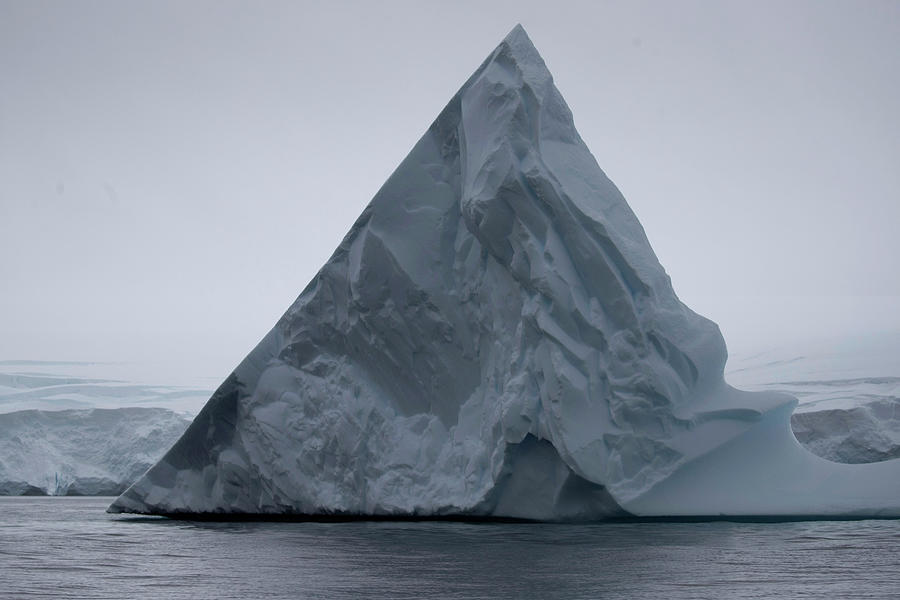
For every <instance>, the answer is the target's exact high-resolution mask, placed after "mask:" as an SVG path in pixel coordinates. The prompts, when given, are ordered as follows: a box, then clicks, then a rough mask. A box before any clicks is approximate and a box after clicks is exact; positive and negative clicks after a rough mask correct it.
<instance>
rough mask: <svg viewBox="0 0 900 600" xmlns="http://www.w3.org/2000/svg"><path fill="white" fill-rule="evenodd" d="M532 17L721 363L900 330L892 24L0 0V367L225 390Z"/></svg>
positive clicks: (818, 9) (845, 18)
mask: <svg viewBox="0 0 900 600" xmlns="http://www.w3.org/2000/svg"><path fill="white" fill-rule="evenodd" d="M516 23H521V24H522V25H523V26H524V27H525V29H526V30H527V32H528V34H529V36H530V37H531V39H532V40H533V41H534V44H535V45H536V47H537V48H538V50H539V51H540V52H541V54H542V56H543V57H544V60H545V61H546V62H547V65H548V67H549V68H550V70H551V72H552V73H553V75H554V78H555V81H556V84H557V87H558V88H559V89H560V91H561V92H562V95H563V96H564V97H565V99H566V101H567V102H568V104H569V107H570V108H571V109H572V112H573V113H574V115H575V122H576V125H577V127H578V130H579V132H580V133H581V135H582V137H583V138H584V140H585V142H586V143H587V145H588V147H589V148H590V149H591V151H592V152H593V154H594V156H595V157H596V159H597V161H598V163H599V164H600V166H601V168H602V169H603V170H604V171H605V172H606V174H607V175H608V176H609V177H610V179H612V181H613V182H615V184H616V185H617V186H618V187H619V189H620V190H621V191H622V193H623V194H624V196H625V198H626V200H627V201H628V203H629V205H630V206H631V208H632V209H633V210H634V212H635V213H636V215H637V217H638V219H639V220H640V221H641V223H642V224H643V226H644V228H645V230H646V232H647V236H648V238H649V239H650V243H651V244H652V246H653V248H654V250H655V252H656V254H657V256H658V257H659V259H660V262H661V263H662V264H663V266H664V267H665V268H666V270H667V272H668V273H669V275H670V276H671V278H672V281H673V285H674V287H675V290H676V292H677V294H678V295H679V297H680V298H681V299H682V300H683V301H684V302H685V303H686V304H687V305H688V306H690V307H691V308H692V309H694V310H695V311H696V312H698V313H700V314H703V315H705V316H707V317H709V318H711V319H713V320H714V321H716V322H718V323H719V325H720V327H721V328H722V330H723V333H724V335H725V339H726V342H727V343H728V346H729V349H730V350H731V351H733V352H734V351H746V350H749V349H751V348H759V347H765V346H767V345H770V344H771V345H775V344H783V343H791V342H804V341H810V340H816V339H827V338H830V337H841V336H844V337H846V336H849V335H852V334H855V333H859V334H866V335H868V334H873V333H879V332H882V333H898V332H900V310H898V307H900V239H898V236H897V231H896V230H897V225H898V223H900V201H898V190H900V169H898V168H897V159H898V157H900V113H898V111H897V106H900V3H897V2H889V1H872V2H866V3H859V4H851V3H847V2H811V1H808V2H792V3H789V4H783V3H778V2H769V1H766V2H754V3H750V2H746V3H738V2H725V3H709V2H697V1H686V2H679V3H677V5H676V4H674V3H673V4H668V3H662V2H603V3H597V4H594V3H566V4H563V5H562V6H553V7H552V8H551V7H550V6H549V5H548V4H547V3H537V2H529V3H520V2H515V3H514V2H497V3H492V4H490V5H489V6H482V5H480V4H478V3H474V2H463V3H454V4H453V5H445V4H441V3H430V2H427V3H414V2H392V3H388V4H386V5H380V6H376V5H374V4H373V5H370V4H367V3H362V2H360V3H339V4H334V5H330V4H329V5H320V6H319V5H317V6H304V5H301V4H297V3H291V2H267V3H266V4H264V5H262V8H260V6H259V5H254V4H250V3H249V2H233V1H225V2H211V1H196V2H191V3H182V2H174V1H164V2H154V3H146V4H134V3H118V2H111V1H102V2H101V1H95V2H79V3H77V4H76V3H71V4H69V3H64V2H47V1H37V2H24V1H19V0H14V1H10V0H3V1H0V76H2V78H3V82H4V85H3V89H4V93H3V94H0V253H2V256H3V258H2V260H0V278H2V281H3V294H0V332H2V335H0V360H11V359H33V360H86V361H122V362H141V363H146V364H159V365H161V366H160V367H159V378H160V380H166V379H167V378H176V377H178V376H180V375H181V374H184V373H190V372H197V373H202V375H204V376H220V377H221V378H224V376H225V375H226V374H227V371H228V370H230V369H231V368H233V367H234V366H235V365H236V363H237V362H238V361H239V360H241V359H242V358H243V356H244V355H246V354H247V353H248V352H249V351H250V350H251V349H252V347H253V346H254V345H255V343H256V342H257V341H258V340H259V339H260V338H261V337H262V336H263V335H264V334H265V333H266V332H267V331H268V330H269V329H270V328H271V327H272V325H274V323H275V321H276V320H277V319H278V317H280V316H281V314H282V313H283V311H284V310H285V309H286V308H287V307H288V306H289V305H290V303H291V302H292V301H293V300H294V299H295V298H296V297H297V295H298V294H299V293H300V292H301V291H302V290H303V288H304V287H305V286H306V285H307V283H308V282H309V281H310V279H311V278H312V277H313V276H314V275H315V273H316V272H317V270H318V269H319V268H320V267H321V266H322V265H323V264H324V262H325V261H326V260H327V259H328V257H329V256H330V255H331V253H332V252H333V251H334V249H335V248H336V246H337V245H338V243H339V242H340V240H341V239H342V237H343V236H344V234H345V233H346V232H347V231H348V230H349V228H350V226H351V225H352V223H353V222H354V221H355V219H356V218H357V216H358V215H359V213H360V212H361V211H362V210H363V208H364V207H365V206H366V205H367V204H368V202H369V200H370V199H371V198H372V196H373V195H374V194H375V192H376V191H377V190H378V188H379V187H380V186H381V184H382V183H383V182H384V181H385V180H386V179H387V177H388V176H389V175H390V174H391V172H392V171H393V170H394V168H395V167H396V166H397V165H398V164H399V163H400V161H401V160H402V159H403V158H404V157H405V156H406V154H407V153H408V152H409V151H410V150H411V149H412V147H413V145H414V144H415V143H416V141H417V140H418V139H419V137H420V136H421V135H422V133H423V132H424V131H425V130H426V129H427V127H428V126H429V125H430V124H431V122H432V120H433V119H434V118H435V117H436V116H437V114H438V113H439V112H440V110H441V109H442V108H443V106H444V105H445V103H446V102H447V101H448V100H449V99H450V98H451V96H452V95H453V94H454V93H455V92H456V90H457V89H458V88H459V86H461V85H462V84H463V82H464V81H465V80H466V78H467V77H468V76H469V75H470V74H471V73H472V72H473V71H474V70H475V69H476V68H477V67H478V65H479V64H480V63H481V61H482V60H483V59H484V57H485V56H487V54H488V53H489V52H490V51H491V50H492V49H493V48H494V47H495V46H496V45H497V44H498V43H499V42H500V41H501V40H502V38H503V37H504V36H505V35H506V33H507V32H508V31H509V30H510V29H511V28H512V27H513V26H514V25H515V24H516Z"/></svg>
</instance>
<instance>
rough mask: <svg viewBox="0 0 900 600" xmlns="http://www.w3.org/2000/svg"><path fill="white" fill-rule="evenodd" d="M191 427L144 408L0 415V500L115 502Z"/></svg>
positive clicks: (165, 412)
mask: <svg viewBox="0 0 900 600" xmlns="http://www.w3.org/2000/svg"><path fill="white" fill-rule="evenodd" d="M189 422H190V420H189V419H188V418H187V417H185V416H183V415H179V414H177V413H175V412H172V411H170V410H166V409H164V408H142V407H131V408H115V409H100V408H97V409H90V410H58V411H43V410H23V411H18V412H12V413H5V414H0V495H16V496H18V495H31V494H48V495H63V496H65V495H68V496H76V495H77V496H116V495H118V494H121V493H122V492H123V491H124V490H125V489H126V488H127V487H128V486H129V485H131V484H132V483H134V482H135V481H136V480H137V479H138V478H139V477H140V476H141V475H143V474H144V472H145V471H146V470H147V469H148V468H149V467H150V466H152V465H153V464H154V463H155V462H156V461H157V460H159V458H160V457H161V456H162V455H163V453H165V451H166V450H167V449H168V448H169V447H171V445H172V444H173V443H174V442H175V441H176V440H177V439H178V438H179V436H181V434H182V433H184V430H185V429H187V426H188V424H189Z"/></svg>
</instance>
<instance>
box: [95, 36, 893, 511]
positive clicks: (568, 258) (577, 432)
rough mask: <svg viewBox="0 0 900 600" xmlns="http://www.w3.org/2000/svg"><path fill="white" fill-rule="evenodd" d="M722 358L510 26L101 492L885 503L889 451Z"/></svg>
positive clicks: (575, 505) (318, 499)
mask: <svg viewBox="0 0 900 600" xmlns="http://www.w3.org/2000/svg"><path fill="white" fill-rule="evenodd" d="M725 360H726V350H725V343H724V341H723V339H722V336H721V334H720V332H719V329H718V327H717V326H716V325H715V324H714V323H712V322H711V321H709V320H707V319H704V318H703V317H701V316H699V315H697V314H695V313H693V312H692V311H691V310H690V309H688V308H687V307H686V306H684V305H683V304H682V303H681V302H680V301H679V300H678V298H677V297H676V296H675V293H674V291H673V289H672V285H671V282H670V281H669V278H668V276H667V275H666V273H665V271H664V270H663V268H662V266H660V264H659V262H658V260H657V258H656V256H655V255H654V253H653V250H652V249H651V247H650V244H649V242H648V241H647V238H646V236H645V234H644V231H643V229H642V227H641V225H640V223H639V222H638V220H637V218H636V217H635V215H634V214H633V213H632V211H631V209H630V208H629V207H628V205H627V203H626V202H625V199H624V198H623V197H622V195H621V194H620V192H619V191H618V190H617V189H616V187H615V186H614V185H613V184H612V183H611V182H610V181H609V179H607V177H606V176H605V175H604V173H603V172H602V171H601V169H600V167H599V166H598V165H597V163H596V161H595V160H594V158H593V156H592V155H591V153H590V151H589V150H588V148H587V147H586V146H585V144H584V142H583V141H582V140H581V138H580V137H579V135H578V132H577V131H576V130H575V126H574V122H573V119H572V114H571V112H570V111H569V109H568V107H567V106H566V104H565V102H564V100H563V99H562V96H561V95H560V93H559V91H558V90H557V89H556V87H555V86H554V85H553V80H552V77H551V75H550V73H549V71H548V70H547V68H546V66H545V65H544V62H543V60H542V59H541V57H540V55H539V54H538V53H537V51H536V50H535V48H534V46H533V45H532V44H531V41H530V40H529V39H528V37H527V35H526V34H525V31H524V30H523V29H522V28H521V27H518V26H517V27H516V28H515V29H513V31H512V32H511V33H510V34H509V35H508V36H507V37H506V38H505V39H504V40H503V42H502V43H501V44H500V45H499V46H498V47H497V48H496V50H494V52H492V53H491V55H490V56H489V57H488V58H487V59H486V60H485V62H484V63H483V64H482V65H481V66H480V67H479V68H478V69H477V70H476V71H475V73H474V74H473V75H472V76H471V77H470V78H469V80H468V81H467V82H466V83H465V84H464V85H463V87H462V88H461V89H460V91H459V92H458V93H457V94H456V95H455V96H454V97H453V98H452V99H451V100H450V102H449V104H448V105H447V107H446V108H445V109H444V110H443V111H442V112H441V113H440V115H439V116H438V118H437V119H436V120H435V122H434V123H433V124H432V125H431V127H430V128H429V129H428V131H427V132H426V133H425V135H424V136H423V137H422V139H421V140H419V142H418V143H417V144H416V146H415V147H414V148H413V150H412V151H411V152H410V154H409V156H407V158H406V159H405V160H404V161H403V162H402V163H401V165H400V166H399V167H398V168H397V170H396V171H395V172H394V174H393V175H392V176H391V177H390V178H389V179H388V180H387V182H386V183H385V184H384V186H383V187H382V189H381V190H380V191H379V192H378V193H377V194H376V196H375V198H374V199H373V200H372V202H371V203H370V204H369V206H368V207H367V208H366V209H365V211H364V212H363V214H362V215H361V216H360V217H359V219H358V220H357V222H356V223H355V224H354V225H353V227H352V229H351V230H350V232H349V233H348V234H347V236H346V237H345V238H344V240H343V242H342V243H341V244H340V246H339V247H338V249H337V250H336V251H335V253H334V255H333V256H332V257H331V259H330V260H329V261H328V262H327V263H326V264H325V265H324V266H323V267H322V269H321V271H320V272H319V273H318V274H317V275H316V277H315V278H314V279H313V281H312V282H310V284H309V285H308V286H307V287H306V289H305V290H304V291H303V293H302V294H300V296H299V297H298V298H297V300H296V301H295V302H294V303H293V304H292V305H291V307H290V308H289V309H288V310H287V312H286V313H285V314H284V316H283V317H281V319H280V320H279V321H278V322H277V323H276V325H275V327H274V328H273V329H272V330H271V331H270V332H269V333H268V334H267V335H266V336H265V337H264V338H263V340H262V341H261V342H260V343H259V345H258V346H257V347H256V348H255V349H254V350H253V351H252V352H251V353H250V354H249V355H248V356H247V357H246V358H245V359H244V361H243V362H242V363H241V364H240V365H239V366H238V367H237V368H236V369H235V371H234V373H232V374H231V375H230V376H229V377H228V378H227V379H226V380H225V382H224V383H223V384H222V385H221V386H220V387H219V389H218V390H217V391H216V392H215V394H214V395H213V396H212V398H211V399H210V400H209V402H208V403H207V405H206V407H205V408H204V409H203V410H202V412H201V413H200V414H199V415H198V416H197V418H196V419H195V420H194V422H193V423H192V424H191V426H190V427H189V428H188V429H187V431H186V432H185V434H184V435H183V437H182V438H181V439H180V440H179V441H178V442H177V443H176V444H175V445H174V446H173V447H172V449H171V450H169V452H168V453H167V454H166V455H165V456H164V457H163V458H162V459H161V460H160V461H159V463H157V464H156V465H155V466H153V467H152V468H151V469H150V470H149V471H148V472H147V473H146V474H145V475H144V476H143V477H142V478H141V479H140V480H138V481H137V482H136V483H135V484H134V485H132V486H131V487H130V488H129V489H128V490H127V491H126V492H125V493H124V494H122V495H121V496H120V497H119V498H118V499H117V500H116V501H115V502H114V503H113V504H112V505H111V506H110V508H109V510H110V511H111V512H134V513H148V514H165V515H182V516H187V515H194V516H214V515H220V516H222V515H232V516H235V517H237V516H245V517H246V516H252V515H259V516H263V515H270V516H276V515H297V516H302V515H307V516H316V515H318V516H324V515H342V516H360V517H365V516H381V517H495V518H501V517H502V518H521V519H538V520H593V519H603V518H610V517H620V516H626V515H631V516H641V517H644V516H721V515H732V516H823V517H824V516H842V517H851V516H900V462H898V461H895V460H894V461H886V462H881V463H875V464H863V465H845V464H837V463H832V462H829V461H827V460H824V459H822V458H819V457H816V456H814V455H813V454H811V453H809V452H808V451H806V450H805V449H803V448H802V447H801V446H800V444H799V443H798V442H797V440H796V439H795V437H794V435H793V433H792V432H791V427H790V416H791V413H792V411H793V408H794V406H795V405H796V400H795V399H794V398H793V397H791V396H788V395H784V394H778V393H760V392H756V393H751V392H742V391H739V390H737V389H734V388H732V387H730V386H728V385H727V384H726V383H725V381H724V378H723V374H722V373H723V367H724V365H725Z"/></svg>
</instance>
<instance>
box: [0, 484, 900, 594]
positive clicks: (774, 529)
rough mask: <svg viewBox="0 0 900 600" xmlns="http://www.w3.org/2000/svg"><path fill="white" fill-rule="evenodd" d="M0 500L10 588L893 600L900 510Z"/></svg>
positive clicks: (0, 551)
mask: <svg viewBox="0 0 900 600" xmlns="http://www.w3.org/2000/svg"><path fill="white" fill-rule="evenodd" d="M110 500H111V499H109V498H105V499H104V498H0V582H2V583H0V596H3V597H9V598H25V597H48V598H85V597H87V598H190V599H192V600H197V599H200V598H648V599H649V598H653V599H657V598H669V599H674V598H679V599H680V598H715V599H720V598H804V597H806V598H824V597H829V598H895V597H897V594H898V593H900V592H898V590H900V569H898V567H900V521H808V522H800V523H729V522H714V523H614V524H596V525H540V524H509V523H504V524H491V523H480V524H468V523H444V522H416V523H407V522H351V523H253V522H239V523H220V522H186V521H173V520H168V519H161V518H141V517H128V516H121V515H108V514H106V513H105V512H104V509H105V508H106V506H107V504H108V503H109V501H110Z"/></svg>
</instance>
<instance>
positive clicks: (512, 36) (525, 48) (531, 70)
mask: <svg viewBox="0 0 900 600" xmlns="http://www.w3.org/2000/svg"><path fill="white" fill-rule="evenodd" d="M501 56H503V57H507V58H509V59H511V60H512V62H513V63H515V64H516V65H517V66H518V68H519V70H520V71H521V73H522V76H523V78H524V79H525V80H526V81H527V82H528V83H529V84H531V85H532V86H535V85H536V84H543V83H547V82H550V81H553V76H552V75H551V74H550V71H549V70H548V69H547V65H546V64H545V63H544V59H543V57H541V54H540V52H538V50H537V48H535V46H534V43H533V42H532V41H531V38H530V37H528V34H527V33H526V32H525V28H524V27H522V25H521V24H517V25H516V26H515V27H513V28H512V30H510V32H509V33H508V34H506V37H505V38H503V41H502V42H500V45H499V46H497V48H496V50H494V52H493V53H492V54H491V57H490V59H489V60H488V62H489V63H490V62H495V61H497V60H498V58H499V57H501Z"/></svg>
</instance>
